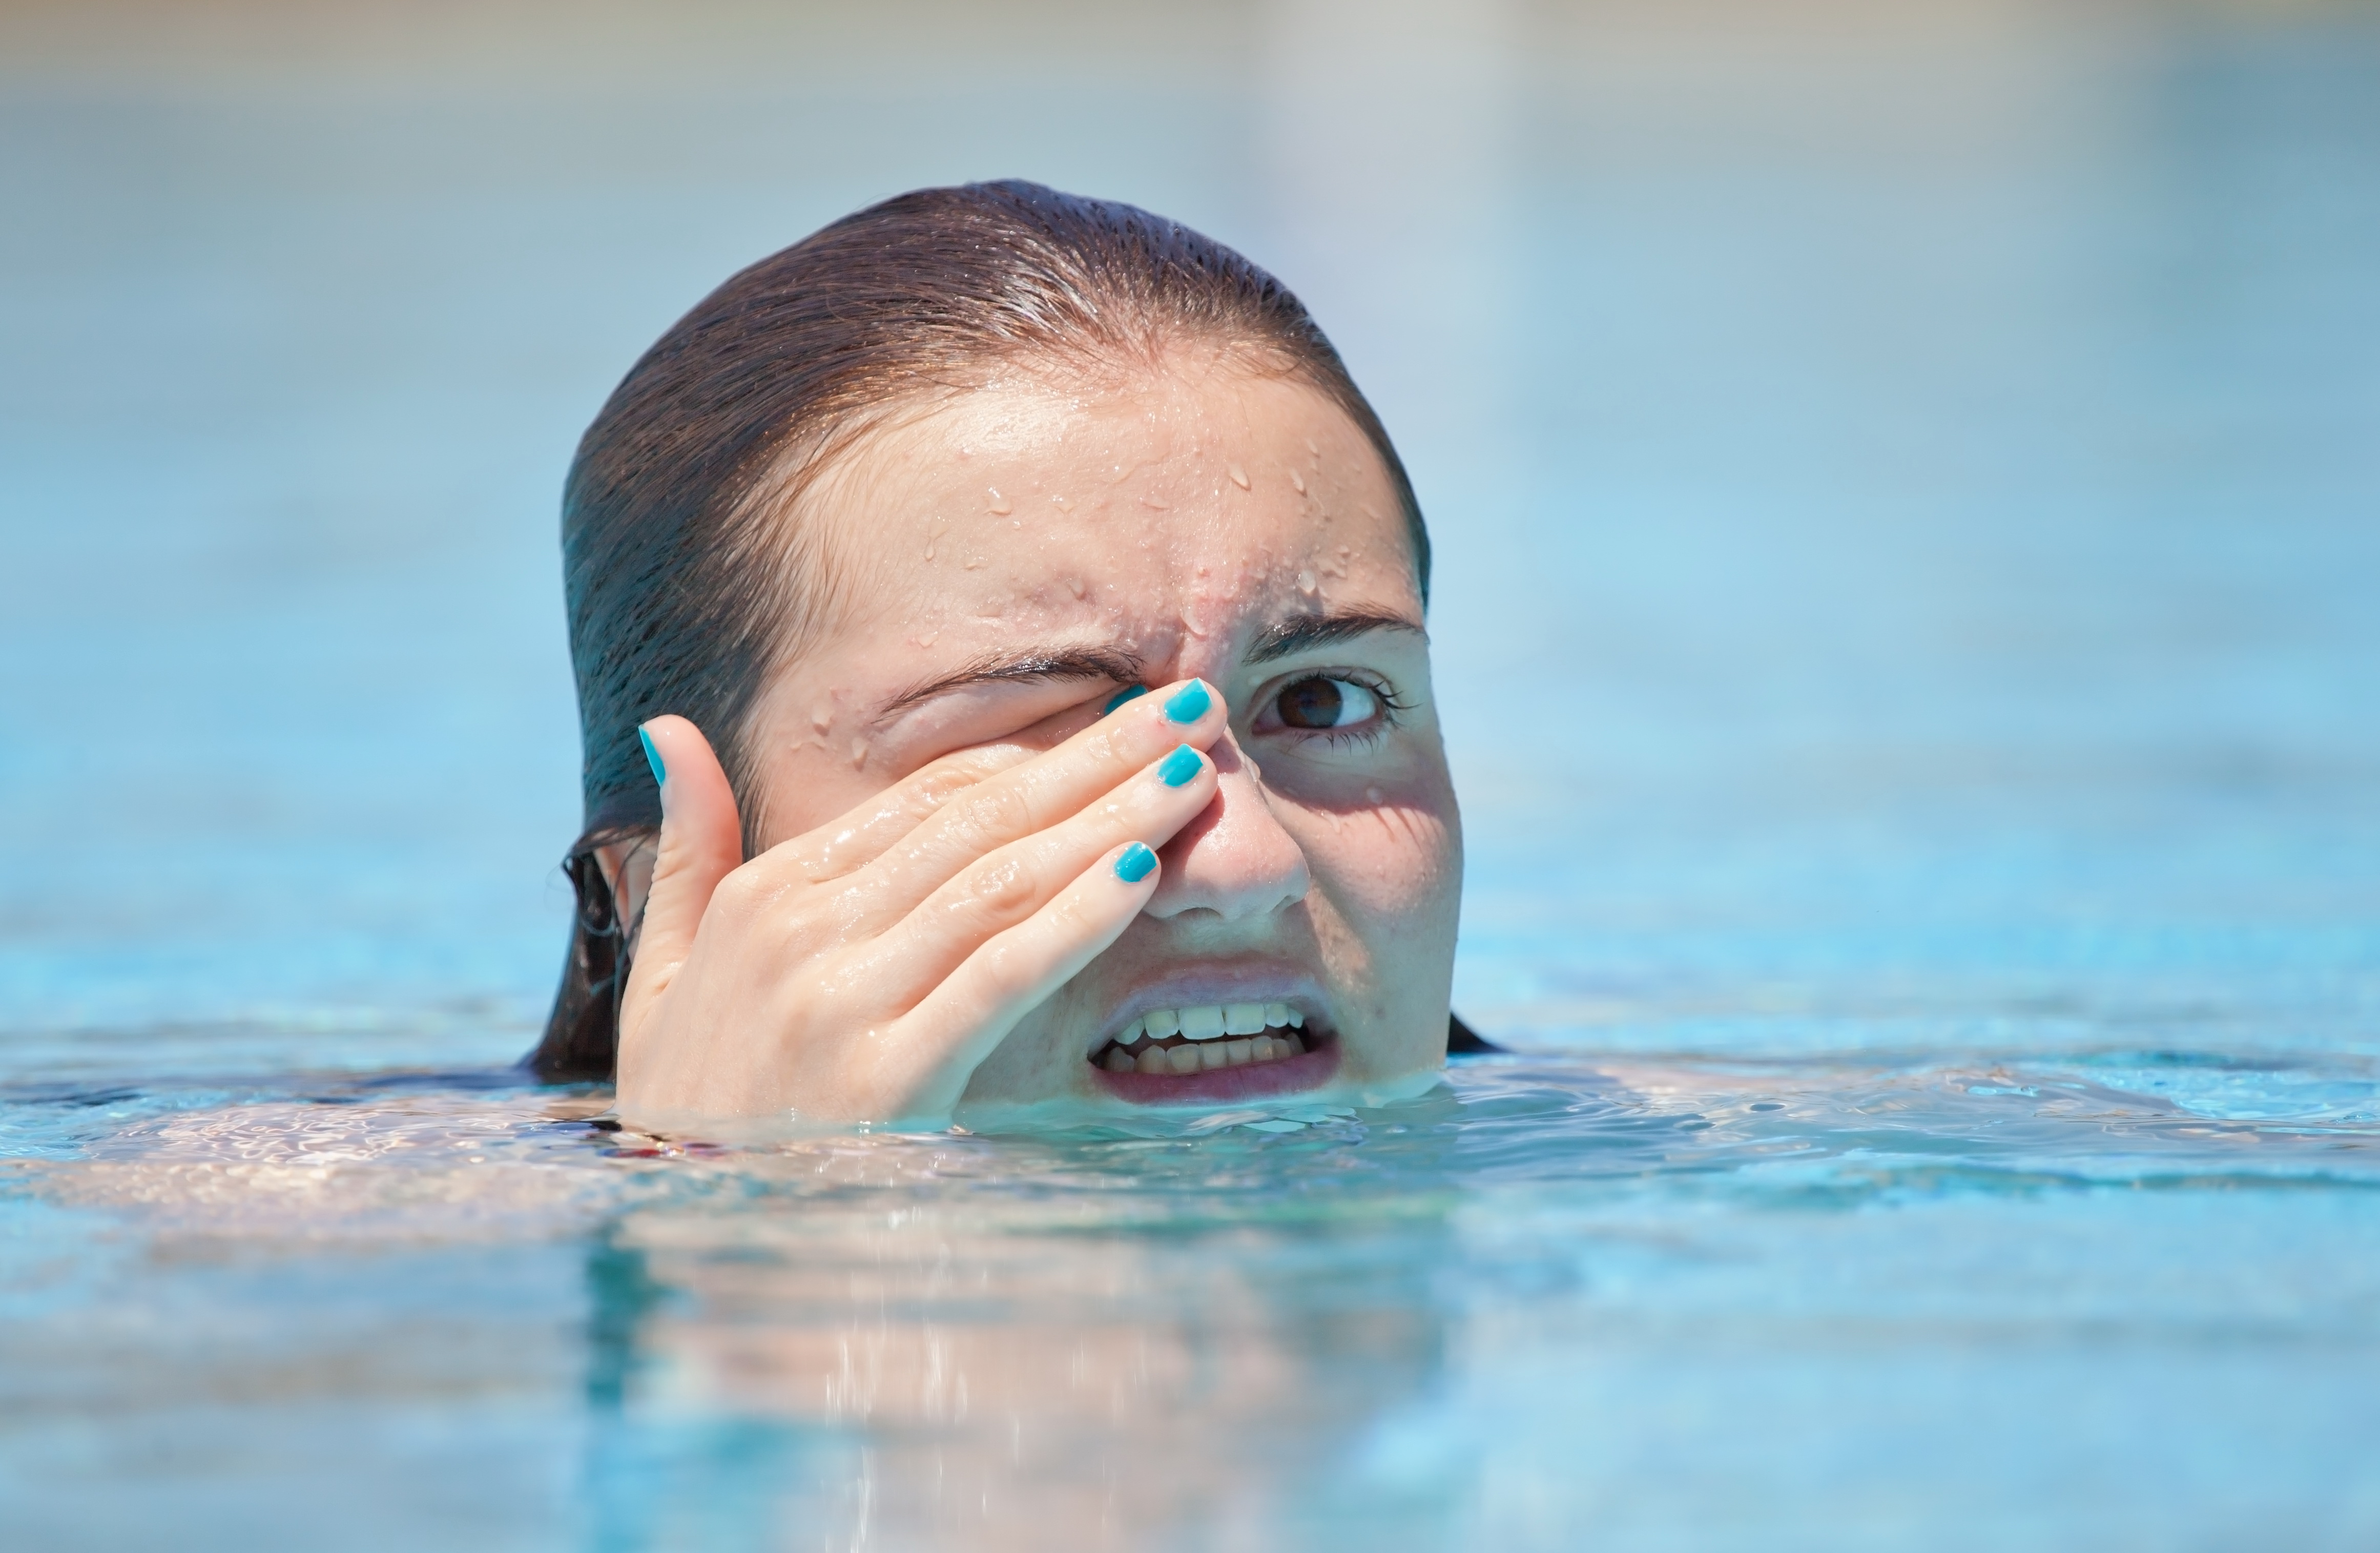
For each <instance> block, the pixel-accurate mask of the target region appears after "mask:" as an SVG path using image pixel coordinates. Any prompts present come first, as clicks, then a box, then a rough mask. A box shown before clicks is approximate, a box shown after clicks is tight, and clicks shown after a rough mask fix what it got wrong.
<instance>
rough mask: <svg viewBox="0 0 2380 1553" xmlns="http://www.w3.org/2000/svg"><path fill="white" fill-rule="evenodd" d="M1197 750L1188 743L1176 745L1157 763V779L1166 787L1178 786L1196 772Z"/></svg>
mask: <svg viewBox="0 0 2380 1553" xmlns="http://www.w3.org/2000/svg"><path fill="white" fill-rule="evenodd" d="M1198 768H1199V760H1198V752H1197V751H1196V750H1195V749H1193V748H1191V747H1190V746H1188V745H1186V744H1185V745H1176V746H1174V749H1173V753H1172V754H1171V755H1169V756H1167V757H1166V758H1164V759H1162V760H1160V761H1159V762H1158V763H1157V780H1158V781H1160V782H1161V783H1165V785H1166V786H1168V787H1179V786H1181V785H1182V784H1183V783H1186V782H1188V781H1189V780H1190V779H1191V778H1192V777H1194V776H1196V775H1197V774H1198Z"/></svg>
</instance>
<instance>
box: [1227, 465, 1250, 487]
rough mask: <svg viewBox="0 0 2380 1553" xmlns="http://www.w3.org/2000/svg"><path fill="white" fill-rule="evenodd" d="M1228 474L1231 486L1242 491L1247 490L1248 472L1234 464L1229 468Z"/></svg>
mask: <svg viewBox="0 0 2380 1553" xmlns="http://www.w3.org/2000/svg"><path fill="white" fill-rule="evenodd" d="M1230 473H1231V477H1232V483H1233V485H1236V486H1238V487H1239V488H1240V489H1241V490H1243V491H1245V490H1247V489H1248V472H1247V471H1246V470H1245V469H1243V468H1241V467H1239V466H1238V465H1237V464H1234V465H1233V466H1231V468H1230Z"/></svg>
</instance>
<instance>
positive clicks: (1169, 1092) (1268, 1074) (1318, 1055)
mask: <svg viewBox="0 0 2380 1553" xmlns="http://www.w3.org/2000/svg"><path fill="white" fill-rule="evenodd" d="M1338 1071H1339V1043H1338V1041H1337V1040H1335V1039H1334V1040H1332V1041H1331V1042H1330V1044H1329V1045H1327V1046H1320V1047H1317V1048H1316V1049H1313V1050H1312V1051H1307V1052H1303V1053H1301V1054H1299V1055H1298V1056H1295V1057H1283V1058H1281V1059H1280V1060H1279V1061H1277V1062H1249V1063H1245V1064H1244V1065H1242V1066H1240V1067H1236V1068H1203V1069H1201V1070H1199V1071H1198V1072H1197V1073H1195V1074H1144V1073H1128V1074H1111V1073H1110V1072H1108V1071H1107V1070H1106V1069H1105V1068H1093V1069H1092V1070H1091V1074H1092V1075H1093V1076H1094V1077H1096V1078H1097V1079H1098V1080H1099V1083H1100V1084H1102V1085H1104V1086H1106V1088H1107V1092H1108V1093H1109V1094H1111V1095H1113V1096H1114V1097H1116V1098H1118V1099H1120V1100H1129V1101H1131V1102H1132V1103H1133V1104H1134V1105H1136V1106H1193V1105H1215V1104H1218V1103H1228V1102H1230V1101H1233V1100H1261V1099H1265V1098H1269V1097H1271V1096H1274V1095H1293V1094H1295V1093H1296V1092H1297V1091H1299V1090H1301V1089H1312V1088H1315V1087H1316V1086H1319V1085H1322V1084H1325V1083H1327V1082H1329V1080H1330V1075H1331V1074H1335V1073H1337V1072H1338Z"/></svg>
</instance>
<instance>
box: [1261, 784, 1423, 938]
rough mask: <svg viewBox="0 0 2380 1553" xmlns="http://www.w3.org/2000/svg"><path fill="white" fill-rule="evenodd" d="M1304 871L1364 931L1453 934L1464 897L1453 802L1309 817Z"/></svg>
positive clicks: (1415, 803)
mask: <svg viewBox="0 0 2380 1553" xmlns="http://www.w3.org/2000/svg"><path fill="white" fill-rule="evenodd" d="M1304 829H1305V835H1303V836H1301V838H1300V841H1301V843H1302V844H1303V845H1304V846H1305V855H1306V866H1307V867H1309V868H1311V869H1312V870H1313V871H1314V873H1315V875H1316V877H1317V878H1318V880H1321V881H1322V883H1323V887H1324V888H1325V889H1326V890H1327V891H1329V892H1330V895H1331V897H1332V899H1333V900H1334V901H1335V902H1336V903H1337V904H1338V905H1339V908H1340V909H1341V910H1342V912H1344V913H1345V914H1346V915H1347V916H1348V917H1349V918H1350V920H1351V922H1352V923H1353V924H1354V926H1355V927H1356V928H1358V930H1359V931H1362V930H1366V929H1368V930H1369V931H1366V936H1367V937H1369V936H1371V934H1372V933H1374V932H1386V933H1391V934H1401V933H1410V932H1427V931H1429V930H1431V929H1432V928H1436V927H1437V926H1438V925H1439V923H1440V922H1441V921H1443V922H1445V923H1446V924H1448V925H1449V926H1450V927H1451V923H1452V920H1453V916H1454V910H1455V904H1456V902H1457V901H1458V899H1459V898H1460V896H1461V894H1462V889H1463V840H1462V831H1461V829H1460V827H1459V826H1458V825H1457V824H1456V823H1455V819H1454V807H1453V804H1452V802H1451V798H1450V799H1449V800H1448V801H1446V802H1444V803H1442V804H1441V803H1436V802H1427V801H1410V802H1398V801H1395V800H1393V799H1392V800H1390V801H1389V802H1386V803H1382V804H1378V805H1375V806H1373V807H1366V808H1359V809H1354V810H1351V811H1346V812H1339V813H1333V812H1330V811H1322V812H1318V813H1315V814H1313V815H1312V816H1311V817H1310V819H1309V823H1308V824H1307V826H1305V828H1304Z"/></svg>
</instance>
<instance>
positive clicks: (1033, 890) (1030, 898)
mask: <svg viewBox="0 0 2380 1553" xmlns="http://www.w3.org/2000/svg"><path fill="white" fill-rule="evenodd" d="M1217 780H1218V778H1217V777H1216V774H1215V765H1214V762H1213V761H1212V760H1211V759H1209V758H1207V757H1206V756H1205V755H1202V754H1200V753H1199V752H1198V751H1197V750H1196V749H1193V748H1192V747H1191V746H1188V745H1186V744H1185V745H1176V746H1174V747H1173V749H1172V751H1171V752H1170V753H1169V754H1167V755H1166V756H1165V757H1164V758H1162V759H1160V760H1156V761H1153V762H1151V763H1150V764H1149V765H1147V766H1145V767H1143V768H1142V769H1141V770H1137V771H1135V772H1134V773H1133V774H1132V776H1131V777H1130V778H1128V779H1127V780H1126V781H1124V782H1123V783H1121V784H1120V785H1118V786H1117V787H1115V788H1114V789H1113V790H1111V792H1109V793H1107V794H1106V795H1103V796H1102V797H1100V798H1099V800H1098V801H1096V802H1094V803H1091V804H1088V805H1086V806H1085V807H1083V808H1082V809H1081V810H1079V811H1078V812H1076V813H1075V814H1074V815H1073V816H1071V817H1070V818H1068V819H1062V820H1061V821H1059V822H1058V823H1057V824H1055V825H1052V826H1050V828H1049V829H1047V830H1045V831H1037V832H1035V833H1034V834H1032V835H1029V836H1026V837H1025V838H1024V839H1022V840H1020V841H1014V842H1011V843H1009V844H1007V845H1006V846H1003V847H1001V848H999V849H998V850H997V851H994V852H992V853H991V854H990V855H987V856H984V857H980V858H977V859H976V860H975V861H974V862H971V863H969V864H968V865H967V866H966V867H963V868H961V869H960V870H959V872H958V875H957V877H956V878H953V879H952V880H950V881H949V882H948V883H946V884H944V885H942V886H941V888H940V889H938V890H936V891H935V892H933V893H932V894H931V895H929V896H928V897H927V898H926V899H925V900H924V901H923V902H921V903H920V904H918V905H917V909H916V910H914V911H912V912H911V913H910V914H909V915H908V916H907V917H906V918H905V920H903V921H902V922H901V923H900V924H899V925H897V926H896V927H894V928H892V929H891V930H890V931H888V932H887V933H886V934H885V935H884V938H883V940H882V942H883V945H884V947H885V949H886V951H887V955H886V957H885V959H884V960H883V961H882V962H881V963H880V964H881V969H880V973H879V974H880V976H881V977H882V978H883V980H884V982H885V984H886V985H887V986H888V988H898V989H901V991H902V992H903V993H904V994H905V995H907V996H913V997H917V998H923V997H925V996H926V995H927V994H928V993H929V991H930V989H932V988H933V986H934V985H935V984H936V983H937V982H939V981H941V979H942V978H943V977H946V976H948V975H949V974H951V971H952V970H953V967H955V966H956V965H958V964H959V963H960V962H961V961H963V960H965V959H966V958H967V956H968V955H970V954H972V953H974V952H975V951H976V950H977V948H978V947H979V946H980V945H981V944H983V943H984V942H985V940H989V939H990V938H991V937H992V936H993V935H995V934H997V933H1000V932H1002V931H1004V930H1005V929H1007V928H1012V927H1014V926H1015V925H1016V924H1017V923H1019V922H1022V921H1024V920H1025V919H1026V917H1028V916H1032V915H1033V914H1034V913H1036V912H1038V911H1039V910H1041V909H1043V908H1044V907H1045V906H1046V905H1047V904H1049V903H1050V900H1051V899H1052V898H1053V897H1055V896H1056V895H1057V894H1058V893H1059V892H1061V891H1062V890H1064V889H1066V888H1067V887H1069V886H1070V885H1071V884H1072V883H1073V882H1074V880H1075V879H1076V878H1077V876H1079V875H1080V874H1081V873H1082V871H1083V870H1084V869H1085V868H1087V867H1089V866H1090V865H1091V863H1092V861H1093V860H1094V859H1096V858H1098V857H1099V856H1101V855H1104V854H1107V853H1111V852H1112V851H1114V850H1115V849H1116V848H1117V847H1119V846H1122V845H1123V844H1125V843H1143V844H1146V845H1147V846H1150V847H1160V846H1163V845H1164V844H1165V843H1167V842H1168V841H1171V840H1172V837H1173V835H1174V833H1175V832H1176V831H1180V830H1181V829H1182V828H1183V827H1184V826H1185V825H1187V824H1189V823H1190V821H1191V820H1192V819H1196V817H1197V815H1198V812H1199V811H1200V810H1201V809H1204V808H1206V807H1208V804H1210V803H1212V802H1213V801H1214V796H1215V784H1216V782H1217Z"/></svg>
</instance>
